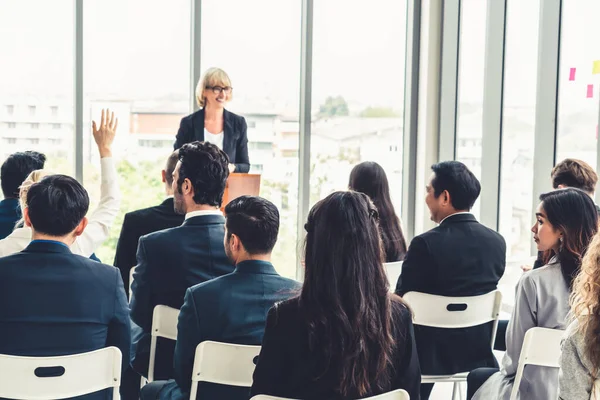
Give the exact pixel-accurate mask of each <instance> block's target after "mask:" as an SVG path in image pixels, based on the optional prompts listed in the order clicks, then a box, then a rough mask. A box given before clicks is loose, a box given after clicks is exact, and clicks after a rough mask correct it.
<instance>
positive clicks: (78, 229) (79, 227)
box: [73, 217, 88, 237]
mask: <svg viewBox="0 0 600 400" xmlns="http://www.w3.org/2000/svg"><path fill="white" fill-rule="evenodd" d="M87 224H88V219H87V217H83V219H82V220H81V222H79V225H77V227H76V228H75V230H74V231H73V235H75V237H77V236H81V234H82V233H83V231H84V230H85V227H86V226H87Z"/></svg>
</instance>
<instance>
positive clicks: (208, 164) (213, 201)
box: [177, 141, 229, 207]
mask: <svg viewBox="0 0 600 400" xmlns="http://www.w3.org/2000/svg"><path fill="white" fill-rule="evenodd" d="M179 161H180V162H181V166H180V167H179V179H178V180H177V190H178V191H179V193H182V191H181V185H182V184H183V181H184V180H185V179H186V178H187V179H189V180H190V182H191V183H192V186H193V187H194V202H195V203H196V204H206V205H209V206H215V207H220V206H221V203H222V202H223V193H224V192H225V184H226V182H227V178H228V177H229V157H227V154H225V152H223V151H222V150H221V149H219V148H218V147H217V146H215V145H214V144H212V143H209V142H198V141H196V142H191V143H187V144H184V145H183V146H182V147H181V148H180V149H179Z"/></svg>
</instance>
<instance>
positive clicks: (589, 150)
mask: <svg viewBox="0 0 600 400" xmlns="http://www.w3.org/2000/svg"><path fill="white" fill-rule="evenodd" d="M562 8H563V11H562V26H561V35H562V36H561V41H560V69H559V74H560V75H559V80H558V83H559V88H558V93H559V97H558V127H557V129H558V137H557V154H556V161H557V162H558V161H560V160H562V159H564V158H567V157H571V158H579V159H581V160H584V161H586V162H587V163H589V164H590V165H592V167H594V168H595V167H596V153H597V151H596V141H597V137H598V104H599V102H598V96H599V95H600V65H598V62H600V61H598V62H597V60H600V42H598V40H597V32H596V29H595V27H596V16H597V15H598V13H600V2H598V1H595V0H580V1H565V2H563V5H562Z"/></svg>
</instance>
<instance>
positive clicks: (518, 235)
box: [500, 0, 549, 298]
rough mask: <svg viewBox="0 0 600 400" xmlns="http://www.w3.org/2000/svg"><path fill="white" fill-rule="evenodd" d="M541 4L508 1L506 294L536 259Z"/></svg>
mask: <svg viewBox="0 0 600 400" xmlns="http://www.w3.org/2000/svg"><path fill="white" fill-rule="evenodd" d="M539 7H540V0H532V1H520V0H509V1H508V5H507V16H506V44H505V69H504V108H503V121H502V153H501V154H502V160H501V168H502V169H501V171H500V176H501V182H500V184H501V190H500V234H502V236H504V239H505V240H506V251H507V269H506V273H505V274H504V277H503V282H506V291H503V294H504V296H505V297H506V298H512V297H514V293H515V291H514V284H515V283H516V282H517V281H518V279H519V278H520V276H521V274H522V271H521V269H520V268H519V267H520V266H521V265H523V264H527V263H530V262H531V260H530V256H531V245H532V235H533V234H532V233H531V231H530V228H531V226H532V225H533V221H534V215H533V211H532V202H533V199H532V195H533V153H534V142H535V105H536V86H537V55H538V35H539V34H538V28H539ZM548 174H549V172H548ZM538 179H546V178H545V177H538ZM529 265H531V264H529Z"/></svg>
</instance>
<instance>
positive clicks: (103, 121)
mask: <svg viewBox="0 0 600 400" xmlns="http://www.w3.org/2000/svg"><path fill="white" fill-rule="evenodd" d="M118 125H119V119H118V118H115V113H114V112H110V110H109V109H106V111H105V110H104V109H103V110H102V116H101V118H100V128H98V127H97V126H96V121H92V132H93V134H94V140H95V141H96V145H97V146H98V151H99V152H100V158H105V157H112V144H113V141H114V140H115V133H116V132H117V126H118Z"/></svg>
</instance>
